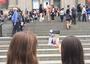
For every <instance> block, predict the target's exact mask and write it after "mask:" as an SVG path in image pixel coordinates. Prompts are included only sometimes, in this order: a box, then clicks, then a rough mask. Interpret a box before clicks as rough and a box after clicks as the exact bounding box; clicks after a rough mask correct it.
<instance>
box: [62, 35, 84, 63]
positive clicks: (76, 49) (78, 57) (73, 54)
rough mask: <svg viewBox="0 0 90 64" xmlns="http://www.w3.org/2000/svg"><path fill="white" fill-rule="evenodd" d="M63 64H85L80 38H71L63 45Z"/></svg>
mask: <svg viewBox="0 0 90 64" xmlns="http://www.w3.org/2000/svg"><path fill="white" fill-rule="evenodd" d="M61 58H62V64H84V56H83V47H82V45H81V42H80V40H79V39H78V38H76V37H74V36H69V37H66V38H64V39H63V41H62V43H61Z"/></svg>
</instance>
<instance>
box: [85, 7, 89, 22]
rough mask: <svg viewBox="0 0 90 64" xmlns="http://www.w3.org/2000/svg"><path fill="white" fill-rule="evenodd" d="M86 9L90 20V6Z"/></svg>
mask: <svg viewBox="0 0 90 64" xmlns="http://www.w3.org/2000/svg"><path fill="white" fill-rule="evenodd" d="M86 11H87V16H88V20H89V21H90V7H89V8H87V9H86Z"/></svg>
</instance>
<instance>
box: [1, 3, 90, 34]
mask: <svg viewBox="0 0 90 64" xmlns="http://www.w3.org/2000/svg"><path fill="white" fill-rule="evenodd" d="M45 16H46V17H47V21H52V20H54V19H55V16H59V17H60V21H61V22H64V24H65V28H66V29H67V30H68V29H70V28H71V24H76V23H77V21H82V22H87V21H90V7H88V6H85V5H81V4H78V5H77V6H72V7H71V6H70V5H67V8H66V9H64V8H57V7H55V6H54V5H49V3H48V2H46V7H45V8H44V7H43V5H42V4H40V6H39V9H38V10H37V9H33V10H32V11H28V10H27V9H25V11H22V10H21V9H20V8H18V7H15V8H11V9H10V10H9V11H8V12H4V11H3V10H0V21H1V22H4V21H7V20H11V21H12V24H13V31H12V34H14V33H16V32H18V31H22V30H23V26H24V24H25V23H29V22H33V21H34V20H38V21H40V22H43V20H44V19H45Z"/></svg>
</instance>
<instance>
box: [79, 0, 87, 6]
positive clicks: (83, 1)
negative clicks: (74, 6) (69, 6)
mask: <svg viewBox="0 0 90 64" xmlns="http://www.w3.org/2000/svg"><path fill="white" fill-rule="evenodd" d="M78 3H80V4H83V5H85V3H86V1H85V0H78Z"/></svg>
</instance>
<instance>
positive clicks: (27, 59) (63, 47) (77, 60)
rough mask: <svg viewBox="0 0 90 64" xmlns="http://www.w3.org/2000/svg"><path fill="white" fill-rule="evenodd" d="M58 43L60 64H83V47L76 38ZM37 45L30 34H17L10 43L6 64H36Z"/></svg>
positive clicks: (35, 39)
mask: <svg viewBox="0 0 90 64" xmlns="http://www.w3.org/2000/svg"><path fill="white" fill-rule="evenodd" d="M59 43H60V44H59V50H60V51H61V61H62V64H84V55H83V54H84V53H83V47H82V44H81V42H80V40H79V39H78V38H77V37H74V36H68V37H65V38H64V39H63V40H62V42H59ZM37 44H38V42H37V38H36V36H35V35H34V34H33V33H32V32H29V31H26V32H24V31H22V32H17V33H16V34H14V36H13V38H12V40H11V42H10V46H9V50H8V54H7V64H38V58H37ZM48 52H49V51H48Z"/></svg>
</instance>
